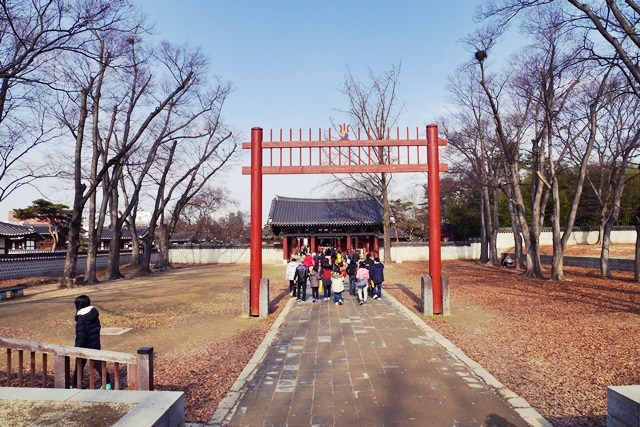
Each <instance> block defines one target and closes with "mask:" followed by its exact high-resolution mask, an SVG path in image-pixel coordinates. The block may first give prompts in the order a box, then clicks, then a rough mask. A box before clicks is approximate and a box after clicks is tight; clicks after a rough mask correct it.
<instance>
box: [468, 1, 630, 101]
mask: <svg viewBox="0 0 640 427" xmlns="http://www.w3.org/2000/svg"><path fill="white" fill-rule="evenodd" d="M549 3H556V4H557V5H558V6H559V7H561V8H563V9H564V10H565V12H566V15H565V16H566V23H567V24H568V25H569V26H572V27H573V28H574V29H577V30H579V31H581V32H582V33H583V34H584V35H583V37H582V40H583V43H584V47H585V48H586V49H588V50H589V51H590V52H591V54H592V55H593V57H595V58H597V59H598V60H599V61H600V62H601V63H604V64H613V65H615V66H617V67H618V68H619V69H620V70H621V72H622V73H623V75H624V76H625V77H626V79H627V80H628V82H629V85H630V88H631V90H632V91H633V92H634V93H635V94H636V96H640V61H639V59H640V53H639V52H640V35H638V25H639V24H640V5H639V4H638V3H637V1H635V0H605V1H601V0H567V1H566V2H554V0H526V1H524V0H490V1H487V2H485V4H484V5H483V7H482V8H481V9H480V11H479V12H480V13H479V15H480V16H481V17H484V18H494V19H496V20H497V22H498V25H501V26H505V25H507V24H508V23H509V22H510V21H511V20H512V19H513V18H514V17H515V16H516V15H518V14H520V13H522V12H524V11H527V10H528V9H531V8H536V7H541V6H545V5H548V4H549ZM602 41H604V43H601V42H602Z"/></svg>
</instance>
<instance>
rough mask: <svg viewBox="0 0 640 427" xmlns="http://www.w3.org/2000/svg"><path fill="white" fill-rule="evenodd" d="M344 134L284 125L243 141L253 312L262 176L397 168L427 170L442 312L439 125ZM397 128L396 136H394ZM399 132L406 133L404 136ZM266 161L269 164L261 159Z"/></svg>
mask: <svg viewBox="0 0 640 427" xmlns="http://www.w3.org/2000/svg"><path fill="white" fill-rule="evenodd" d="M342 130H343V132H341V133H342V135H341V138H340V139H333V138H332V135H331V129H329V131H328V132H327V133H326V135H325V137H324V138H323V135H322V131H321V130H318V134H317V135H318V137H317V139H315V140H314V139H313V137H312V131H311V129H309V131H308V132H303V131H302V129H300V130H299V131H298V132H294V131H293V130H292V129H289V132H288V135H287V134H286V132H285V133H284V134H283V131H282V129H281V130H280V131H279V133H278V134H277V135H276V136H275V139H274V135H273V131H270V132H269V140H268V141H266V142H265V141H263V137H264V135H263V131H262V128H259V127H255V128H253V129H251V142H244V143H242V148H243V149H250V150H251V166H249V167H247V166H245V167H243V168H242V174H243V175H251V226H250V232H251V246H250V251H251V257H250V267H249V269H250V314H251V316H258V315H259V305H260V300H259V297H260V281H261V279H262V176H263V175H265V174H275V175H278V174H341V173H381V172H388V173H399V172H426V173H427V185H428V202H429V275H430V276H431V283H432V284H433V312H434V313H435V314H442V312H443V309H442V305H443V304H442V266H441V256H440V172H446V171H447V165H446V164H441V163H440V161H439V155H438V147H439V146H440V145H443V146H444V145H446V144H447V142H446V140H444V139H439V138H438V126H437V125H435V124H430V125H428V126H427V127H426V137H424V136H423V137H422V138H421V137H420V136H421V135H420V129H419V128H416V129H415V134H414V135H415V138H413V139H412V138H410V131H409V128H406V129H404V130H403V131H402V132H401V131H400V129H399V128H396V129H395V132H392V131H391V130H390V129H386V130H379V129H377V130H374V131H371V130H369V129H366V130H361V129H359V128H358V129H357V130H356V134H355V137H356V139H354V140H351V139H345V138H344V133H345V132H346V131H347V130H348V129H346V126H344V127H343V129H342ZM392 133H393V135H392ZM401 133H402V134H403V135H402V136H404V138H403V139H401ZM263 163H266V164H263Z"/></svg>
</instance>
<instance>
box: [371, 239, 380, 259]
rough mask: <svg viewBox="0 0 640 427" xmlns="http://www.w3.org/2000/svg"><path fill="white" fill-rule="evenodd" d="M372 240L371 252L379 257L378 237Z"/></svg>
mask: <svg viewBox="0 0 640 427" xmlns="http://www.w3.org/2000/svg"><path fill="white" fill-rule="evenodd" d="M372 238H373V252H375V256H380V253H379V252H380V244H379V242H378V235H377V234H376V235H374V236H372Z"/></svg>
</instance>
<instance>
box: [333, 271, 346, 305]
mask: <svg viewBox="0 0 640 427" xmlns="http://www.w3.org/2000/svg"><path fill="white" fill-rule="evenodd" d="M331 290H332V291H333V300H334V301H335V303H336V305H342V303H343V302H344V301H343V300H342V291H344V276H342V274H341V273H340V270H338V271H334V272H333V273H331Z"/></svg>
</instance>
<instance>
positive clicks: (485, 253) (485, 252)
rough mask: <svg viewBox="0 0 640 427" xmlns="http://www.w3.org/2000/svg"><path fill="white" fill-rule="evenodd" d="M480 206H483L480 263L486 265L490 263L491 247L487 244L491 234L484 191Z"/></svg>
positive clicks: (481, 212)
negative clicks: (488, 229) (488, 236)
mask: <svg viewBox="0 0 640 427" xmlns="http://www.w3.org/2000/svg"><path fill="white" fill-rule="evenodd" d="M480 204H481V205H482V206H481V208H480V262H481V263H482V264H486V263H488V262H489V245H488V242H487V235H488V234H489V233H488V231H487V228H488V227H487V210H486V204H487V201H486V199H485V192H484V191H483V192H482V193H481V194H480Z"/></svg>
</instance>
